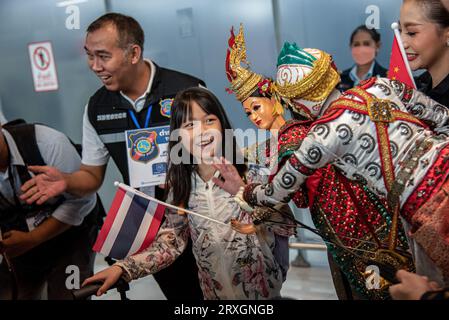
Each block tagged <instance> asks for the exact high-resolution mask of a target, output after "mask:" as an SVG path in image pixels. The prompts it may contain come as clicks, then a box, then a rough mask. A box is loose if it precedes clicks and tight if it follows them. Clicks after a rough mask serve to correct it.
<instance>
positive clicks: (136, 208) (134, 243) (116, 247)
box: [93, 182, 166, 259]
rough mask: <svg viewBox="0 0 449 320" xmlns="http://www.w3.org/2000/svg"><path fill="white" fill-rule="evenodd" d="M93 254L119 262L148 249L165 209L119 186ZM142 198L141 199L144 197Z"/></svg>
mask: <svg viewBox="0 0 449 320" xmlns="http://www.w3.org/2000/svg"><path fill="white" fill-rule="evenodd" d="M115 185H116V186H118V190H117V193H116V194H115V197H114V200H113V201H112V206H111V208H110V209H109V212H108V215H107V216H106V220H105V222H104V224H103V227H102V228H101V230H100V233H99V235H98V238H97V241H96V242H95V245H94V247H93V250H94V251H96V252H100V253H102V254H104V255H106V256H109V257H111V258H114V259H123V258H125V257H127V256H130V255H133V254H136V253H139V252H141V251H142V250H144V249H146V248H148V247H149V246H150V244H151V243H152V242H153V240H154V238H155V237H156V235H157V232H158V230H159V227H160V225H161V221H162V218H163V216H164V212H165V208H166V206H165V205H164V204H163V202H161V201H158V200H156V199H153V198H151V197H150V196H147V195H145V194H142V193H140V192H138V191H137V190H134V189H132V188H130V187H129V186H127V185H124V184H121V183H117V182H116V183H115ZM144 196H145V197H144Z"/></svg>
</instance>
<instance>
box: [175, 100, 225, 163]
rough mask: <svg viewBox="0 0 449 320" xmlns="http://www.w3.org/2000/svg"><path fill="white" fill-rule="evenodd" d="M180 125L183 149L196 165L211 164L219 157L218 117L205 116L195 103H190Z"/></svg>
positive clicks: (219, 133)
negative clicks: (196, 162)
mask: <svg viewBox="0 0 449 320" xmlns="http://www.w3.org/2000/svg"><path fill="white" fill-rule="evenodd" d="M189 111H190V112H189V114H188V115H187V117H186V119H185V121H183V123H182V125H181V128H180V129H181V132H180V134H181V137H182V140H181V142H182V144H183V146H184V148H185V149H186V150H187V151H188V152H190V153H191V154H192V155H193V157H194V158H195V159H196V160H197V161H198V163H208V164H210V163H212V161H213V158H214V157H216V156H220V155H221V145H222V133H221V132H222V126H221V123H220V120H219V119H218V117H217V116H216V115H214V114H207V113H206V112H205V111H204V110H203V109H202V108H201V107H200V106H199V105H198V103H196V102H195V101H191V102H190V110H189Z"/></svg>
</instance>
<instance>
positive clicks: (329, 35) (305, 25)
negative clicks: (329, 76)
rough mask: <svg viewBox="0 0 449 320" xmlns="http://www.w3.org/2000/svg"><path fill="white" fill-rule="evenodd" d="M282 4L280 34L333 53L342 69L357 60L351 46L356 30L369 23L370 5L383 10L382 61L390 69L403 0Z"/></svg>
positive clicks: (289, 1)
mask: <svg viewBox="0 0 449 320" xmlns="http://www.w3.org/2000/svg"><path fill="white" fill-rule="evenodd" d="M275 3H277V4H278V12H279V15H278V21H279V22H278V26H279V36H280V39H281V41H282V43H283V41H290V42H292V41H296V42H297V43H298V45H299V46H301V47H304V48H319V49H322V50H325V51H327V52H329V53H331V54H332V55H333V57H334V59H335V62H336V63H337V66H338V68H339V69H340V70H343V69H346V68H349V67H350V66H351V65H352V64H353V62H352V57H351V52H350V49H349V38H350V35H351V33H352V31H353V30H354V29H355V28H356V27H357V26H359V25H361V24H365V21H366V19H367V17H368V16H369V14H366V13H365V10H366V8H367V7H368V6H370V5H375V6H377V7H378V8H379V9H380V11H379V12H380V24H379V27H380V28H379V29H378V31H379V33H380V34H381V41H382V43H383V47H382V48H381V51H380V54H379V56H378V60H379V62H380V63H381V64H382V65H383V66H384V67H385V68H388V63H389V59H390V52H391V45H392V43H393V32H392V30H391V24H392V23H393V22H395V21H397V20H398V19H399V9H400V7H401V3H402V0H299V1H298V0H275Z"/></svg>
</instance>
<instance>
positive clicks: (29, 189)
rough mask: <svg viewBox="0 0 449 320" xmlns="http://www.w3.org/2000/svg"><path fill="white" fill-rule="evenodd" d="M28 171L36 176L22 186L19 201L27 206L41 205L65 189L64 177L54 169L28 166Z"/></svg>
mask: <svg viewBox="0 0 449 320" xmlns="http://www.w3.org/2000/svg"><path fill="white" fill-rule="evenodd" d="M28 170H30V171H32V172H34V173H36V174H37V175H36V176H34V177H33V178H31V179H30V180H28V181H27V182H25V183H24V184H23V185H22V188H21V190H22V192H23V194H22V195H21V196H20V199H22V200H23V201H26V202H27V203H28V204H32V203H36V204H38V205H41V204H43V203H45V202H46V201H48V199H50V198H53V197H56V196H58V195H60V194H61V193H63V192H64V191H65V190H66V189H67V182H66V181H65V179H64V175H63V174H62V173H61V172H60V171H59V170H58V169H56V168H55V167H48V166H29V167H28Z"/></svg>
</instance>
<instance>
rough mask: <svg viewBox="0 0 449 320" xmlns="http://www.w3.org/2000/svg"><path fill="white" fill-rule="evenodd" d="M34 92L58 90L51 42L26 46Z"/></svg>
mask: <svg viewBox="0 0 449 320" xmlns="http://www.w3.org/2000/svg"><path fill="white" fill-rule="evenodd" d="M28 53H29V55H30V62H31V71H32V74H33V82H34V90H35V91H36V92H42V91H52V90H58V77H57V74H56V64H55V60H54V56H53V50H52V47H51V42H49V41H45V42H35V43H30V44H29V45H28Z"/></svg>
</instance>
